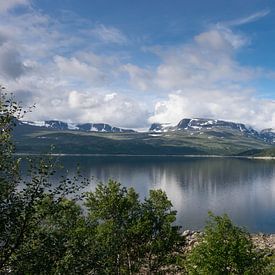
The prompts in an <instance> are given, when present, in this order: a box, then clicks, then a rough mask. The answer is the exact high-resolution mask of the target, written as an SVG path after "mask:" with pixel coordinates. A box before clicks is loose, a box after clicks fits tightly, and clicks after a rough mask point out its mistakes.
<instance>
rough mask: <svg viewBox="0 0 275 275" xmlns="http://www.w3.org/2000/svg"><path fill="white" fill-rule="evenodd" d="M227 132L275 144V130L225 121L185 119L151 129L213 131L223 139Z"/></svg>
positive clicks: (154, 126)
mask: <svg viewBox="0 0 275 275" xmlns="http://www.w3.org/2000/svg"><path fill="white" fill-rule="evenodd" d="M226 130H232V131H235V132H238V133H240V134H242V135H243V136H247V137H253V138H256V139H259V140H262V141H263V142H267V143H270V144H273V143H275V132H273V129H264V130H262V131H259V132H258V131H256V130H255V129H253V128H252V127H249V126H246V125H245V124H243V123H236V122H230V121H224V120H214V119H206V118H184V119H182V120H181V121H180V122H179V123H178V124H177V125H175V126H172V125H169V124H167V123H166V124H165V123H164V124H160V123H153V124H152V125H151V127H150V128H149V131H150V132H155V133H164V132H174V131H185V132H190V133H196V132H200V133H202V132H203V133H209V134H210V135H211V133H212V134H213V131H215V132H216V134H217V132H219V134H218V135H220V137H223V136H224V134H226Z"/></svg>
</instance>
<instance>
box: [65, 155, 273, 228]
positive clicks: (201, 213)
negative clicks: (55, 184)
mask: <svg viewBox="0 0 275 275" xmlns="http://www.w3.org/2000/svg"><path fill="white" fill-rule="evenodd" d="M60 161H61V162H62V163H63V164H64V166H65V167H66V169H68V171H69V172H68V174H69V175H70V176H73V173H74V171H75V167H76V165H77V164H79V165H80V167H81V170H82V173H83V175H84V176H86V177H89V178H91V179H92V180H91V184H90V186H88V188H87V190H93V189H94V187H95V185H96V183H97V182H98V181H103V182H106V181H108V179H110V178H112V179H115V180H117V181H119V182H121V183H122V184H123V185H125V186H133V187H134V188H135V189H136V190H137V192H139V193H140V196H141V197H142V198H143V197H144V196H146V195H147V194H148V191H149V189H152V188H161V189H163V190H165V191H166V192H167V194H168V197H169V198H170V199H171V200H172V202H173V204H174V206H175V208H176V209H177V211H178V223H179V224H181V225H182V226H183V227H184V228H190V229H201V228H202V227H203V225H204V221H205V218H206V217H207V212H208V211H209V210H211V211H213V212H214V213H216V214H221V213H224V212H226V213H228V214H229V215H230V217H231V218H232V219H233V220H234V222H236V223H237V224H239V225H242V226H246V227H247V228H248V229H249V230H250V231H263V232H275V162H273V161H262V160H261V161H259V160H247V159H221V158H217V159H216V158H178V157H175V158H163V157H161V158H153V157H151V158H150V157H144V158H142V157H61V158H60Z"/></svg>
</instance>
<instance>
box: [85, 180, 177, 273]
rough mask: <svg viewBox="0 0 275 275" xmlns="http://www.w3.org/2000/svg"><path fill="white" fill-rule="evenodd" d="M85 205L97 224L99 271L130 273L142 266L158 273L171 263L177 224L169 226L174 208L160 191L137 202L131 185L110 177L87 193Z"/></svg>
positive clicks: (175, 249)
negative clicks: (123, 185)
mask: <svg viewBox="0 0 275 275" xmlns="http://www.w3.org/2000/svg"><path fill="white" fill-rule="evenodd" d="M86 206H87V209H88V213H89V219H90V220H91V221H92V222H93V223H95V224H96V225H97V229H96V230H97V233H96V239H97V242H98V247H100V251H101V253H102V255H101V256H100V258H101V261H100V262H99V263H98V270H99V271H100V272H101V273H105V274H133V273H138V272H140V271H141V269H142V268H144V269H145V270H147V271H148V272H158V271H160V270H161V269H162V268H164V267H167V266H168V264H171V263H174V264H175V262H176V255H175V252H176V251H177V248H178V247H179V246H180V245H181V244H182V238H181V237H180V234H179V231H178V229H179V227H177V226H173V225H172V224H173V222H174V221H175V217H176V211H173V210H172V209H171V208H172V204H171V202H170V201H169V200H168V198H167V196H166V195H165V193H164V192H162V191H160V190H154V191H150V195H149V198H147V199H145V201H144V202H140V200H139V197H138V194H137V193H136V192H135V191H134V189H133V188H129V189H127V188H125V187H121V185H120V184H119V183H117V182H115V181H112V180H111V181H109V182H108V184H107V185H104V184H99V185H98V186H97V187H96V190H95V192H91V193H88V195H87V202H86Z"/></svg>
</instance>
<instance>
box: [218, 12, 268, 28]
mask: <svg viewBox="0 0 275 275" xmlns="http://www.w3.org/2000/svg"><path fill="white" fill-rule="evenodd" d="M269 13H270V10H269V9H265V10H261V11H258V12H255V13H253V14H250V15H248V16H246V17H242V18H238V19H235V20H232V21H228V22H224V23H223V25H225V26H228V27H233V26H240V25H245V24H249V23H252V22H255V21H257V20H259V19H261V18H263V17H265V16H267V15H268V14H269Z"/></svg>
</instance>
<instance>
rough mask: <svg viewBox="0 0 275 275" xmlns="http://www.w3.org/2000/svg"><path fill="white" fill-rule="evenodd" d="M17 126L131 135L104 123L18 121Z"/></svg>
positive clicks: (127, 130) (129, 131)
mask: <svg viewBox="0 0 275 275" xmlns="http://www.w3.org/2000/svg"><path fill="white" fill-rule="evenodd" d="M19 125H29V126H34V127H45V128H49V129H55V130H62V131H64V130H72V131H84V132H107V133H132V132H135V131H134V130H131V129H122V128H118V127H113V126H111V125H109V124H106V123H67V122H63V121H60V120H45V121H19Z"/></svg>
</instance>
